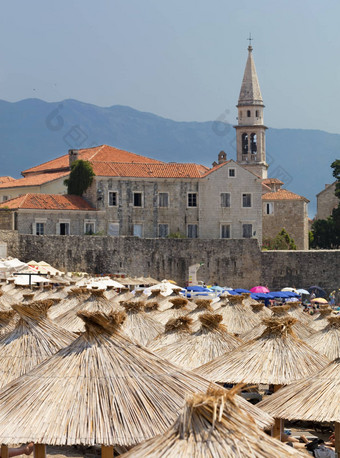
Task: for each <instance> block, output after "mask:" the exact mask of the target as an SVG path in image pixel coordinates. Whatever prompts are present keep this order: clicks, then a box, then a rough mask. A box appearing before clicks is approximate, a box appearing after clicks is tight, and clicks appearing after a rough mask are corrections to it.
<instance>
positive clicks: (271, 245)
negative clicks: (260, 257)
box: [263, 228, 296, 250]
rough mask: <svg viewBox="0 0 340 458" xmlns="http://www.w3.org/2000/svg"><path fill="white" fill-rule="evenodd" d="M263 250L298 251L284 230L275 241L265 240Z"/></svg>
mask: <svg viewBox="0 0 340 458" xmlns="http://www.w3.org/2000/svg"><path fill="white" fill-rule="evenodd" d="M263 248H265V249H267V250H296V245H295V242H294V240H293V239H292V237H291V236H290V235H289V234H288V232H287V231H286V229H284V228H282V229H281V231H280V232H279V233H278V234H277V236H276V237H274V238H273V239H271V238H265V239H263Z"/></svg>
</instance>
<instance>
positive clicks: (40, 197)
mask: <svg viewBox="0 0 340 458" xmlns="http://www.w3.org/2000/svg"><path fill="white" fill-rule="evenodd" d="M1 208H6V209H8V208H9V209H12V210H16V209H19V208H20V209H36V210H38V209H39V210H86V211H88V210H95V208H93V207H92V206H91V205H90V204H89V203H88V202H86V200H85V199H83V198H82V197H80V196H71V195H66V194H65V195H61V194H25V195H23V196H20V197H16V198H14V199H10V200H6V202H2V203H1V204H0V209H1Z"/></svg>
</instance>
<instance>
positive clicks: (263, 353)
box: [195, 317, 329, 385]
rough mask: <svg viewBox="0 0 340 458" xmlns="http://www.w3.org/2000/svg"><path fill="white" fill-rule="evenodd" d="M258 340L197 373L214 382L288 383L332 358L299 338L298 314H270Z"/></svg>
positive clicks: (320, 366)
mask: <svg viewBox="0 0 340 458" xmlns="http://www.w3.org/2000/svg"><path fill="white" fill-rule="evenodd" d="M263 321H264V324H265V325H266V329H265V331H264V332H263V334H262V335H261V336H260V337H258V338H257V339H255V340H252V341H250V342H247V343H245V344H243V345H241V346H240V347H238V348H236V349H235V350H233V351H231V352H230V353H227V354H225V355H222V356H220V357H219V358H216V359H214V360H213V361H211V362H210V363H207V364H205V365H204V366H201V367H199V368H198V369H196V370H195V372H196V373H198V374H200V375H202V376H203V377H206V378H207V379H208V380H211V381H214V382H220V383H224V382H229V383H241V382H242V383H248V384H249V383H250V384H260V383H264V384H270V385H271V384H272V385H288V384H289V383H292V382H293V381H295V380H298V379H300V378H303V377H305V376H307V375H310V374H312V373H313V372H315V371H317V370H320V369H322V368H323V367H324V366H326V365H327V364H328V362H329V360H328V359H327V358H326V357H325V356H323V355H320V354H319V353H316V352H315V351H314V350H313V349H312V348H311V347H309V345H307V344H306V343H305V342H303V341H302V340H299V339H298V338H297V337H296V336H295V335H294V333H293V331H292V326H293V324H294V323H295V322H296V318H293V317H288V318H267V319H265V320H263Z"/></svg>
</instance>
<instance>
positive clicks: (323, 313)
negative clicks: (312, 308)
mask: <svg viewBox="0 0 340 458" xmlns="http://www.w3.org/2000/svg"><path fill="white" fill-rule="evenodd" d="M332 313H333V309H331V308H330V307H328V306H326V307H322V308H320V309H319V315H318V316H317V317H316V318H315V320H311V322H310V326H311V327H312V328H313V329H315V330H316V331H321V329H323V328H324V327H325V326H327V324H328V318H329V317H330V316H331V315H332Z"/></svg>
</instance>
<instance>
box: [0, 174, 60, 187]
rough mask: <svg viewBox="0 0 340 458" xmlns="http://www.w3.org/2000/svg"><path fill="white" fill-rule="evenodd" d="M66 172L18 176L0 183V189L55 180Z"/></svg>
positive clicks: (36, 184)
mask: <svg viewBox="0 0 340 458" xmlns="http://www.w3.org/2000/svg"><path fill="white" fill-rule="evenodd" d="M68 174H69V173H68V172H57V173H41V174H39V175H29V176H28V177H25V178H19V179H18V180H14V181H9V182H8V183H0V189H3V188H6V189H7V188H19V187H21V186H39V185H41V184H44V183H48V182H49V181H54V180H57V179H58V178H62V177H66V176H67V175H68Z"/></svg>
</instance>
